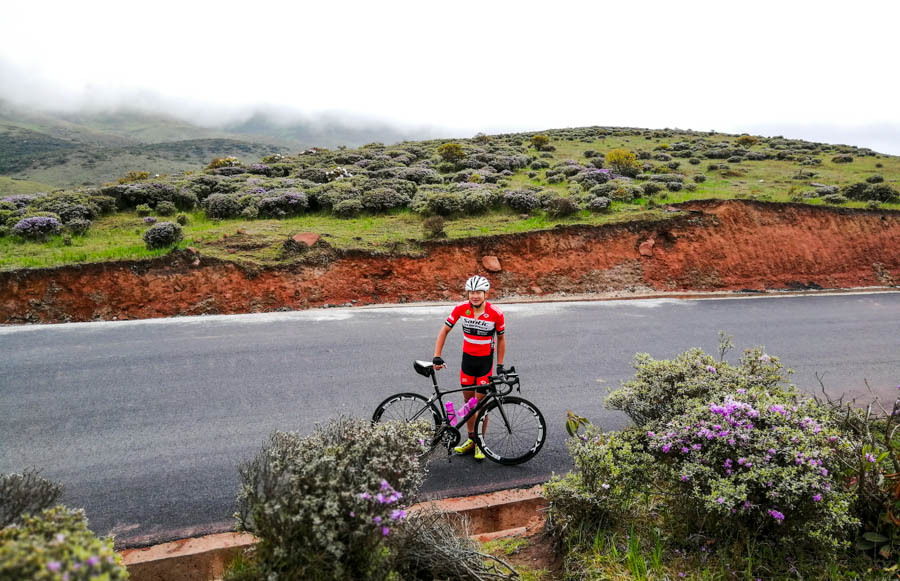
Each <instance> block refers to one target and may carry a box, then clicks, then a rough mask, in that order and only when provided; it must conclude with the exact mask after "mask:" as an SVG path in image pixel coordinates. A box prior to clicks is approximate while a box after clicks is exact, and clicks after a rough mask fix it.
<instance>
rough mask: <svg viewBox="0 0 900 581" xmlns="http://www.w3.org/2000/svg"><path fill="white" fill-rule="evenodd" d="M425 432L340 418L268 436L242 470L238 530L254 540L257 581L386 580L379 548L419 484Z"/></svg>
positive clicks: (417, 427)
mask: <svg viewBox="0 0 900 581" xmlns="http://www.w3.org/2000/svg"><path fill="white" fill-rule="evenodd" d="M428 433H429V427H428V426H425V425H424V424H421V423H388V424H375V425H373V424H372V423H371V422H370V421H367V420H362V419H348V418H339V419H336V420H332V421H330V422H329V423H328V424H327V425H325V426H317V427H316V429H315V430H314V431H313V433H312V434H310V435H309V436H306V437H301V436H300V435H299V434H296V433H286V432H275V433H274V434H272V435H271V436H270V437H269V439H268V441H267V442H266V443H265V444H264V445H263V447H262V449H261V450H260V452H259V453H258V454H257V455H256V457H255V458H253V459H252V460H250V461H248V462H245V463H243V464H242V465H241V466H240V468H239V472H240V477H241V489H240V494H239V496H238V503H239V512H238V513H237V514H236V515H235V516H236V517H237V525H238V529H239V530H241V531H246V532H250V533H252V534H254V535H255V536H256V537H257V538H258V539H259V541H258V542H257V544H256V546H255V549H254V554H255V559H256V561H255V565H256V567H257V568H258V572H259V573H260V575H259V577H260V578H262V579H265V578H272V579H376V580H377V579H384V578H386V577H388V575H389V574H390V573H391V571H390V569H391V567H390V562H389V554H388V552H387V551H385V550H384V549H385V541H386V539H387V538H388V537H389V536H390V535H391V534H395V533H396V527H397V526H398V523H399V522H400V521H402V520H403V519H404V518H405V517H406V511H405V509H404V506H405V504H406V502H407V500H406V499H409V498H410V497H411V496H412V495H413V494H414V493H415V492H416V491H417V490H418V488H419V486H420V485H421V483H422V481H423V479H424V469H423V468H422V467H421V466H420V464H419V462H418V459H417V454H418V453H420V452H421V451H422V445H421V444H420V442H421V438H424V437H426V435H427V434H428Z"/></svg>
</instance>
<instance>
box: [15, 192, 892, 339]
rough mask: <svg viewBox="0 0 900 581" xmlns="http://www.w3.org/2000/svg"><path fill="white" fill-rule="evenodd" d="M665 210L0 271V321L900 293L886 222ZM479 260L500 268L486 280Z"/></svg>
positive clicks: (721, 206) (775, 208)
mask: <svg viewBox="0 0 900 581" xmlns="http://www.w3.org/2000/svg"><path fill="white" fill-rule="evenodd" d="M678 209H679V210H680V211H679V212H678V214H677V216H676V217H675V218H674V219H672V220H666V221H660V222H639V223H629V224H622V225H611V226H604V227H582V226H574V227H568V228H557V229H555V230H552V231H544V232H537V233H529V234H513V235H508V236H493V237H484V238H477V239H469V240H463V241H448V242H437V243H432V244H428V245H427V247H426V250H425V253H424V254H423V255H422V256H384V255H377V254H368V253H363V252H335V251H333V250H331V249H328V248H315V247H314V248H312V249H310V250H308V251H307V253H306V256H305V259H304V260H305V264H299V265H295V266H293V267H291V268H280V269H262V270H246V269H243V268H241V267H238V266H236V265H234V264H229V263H223V262H219V261H211V260H208V259H204V257H203V256H200V257H199V261H197V260H196V257H195V256H193V255H191V254H190V253H188V252H179V253H175V254H172V255H170V256H167V257H164V258H161V259H156V260H153V261H147V262H137V263H136V262H128V263H107V264H92V265H83V266H68V267H61V268H54V269H41V270H27V271H16V272H6V273H0V323H24V322H44V323H49V322H61V321H90V320H100V319H112V318H114V317H115V318H118V319H123V318H150V317H166V316H173V315H198V314H204V313H207V314H213V313H218V314H226V313H248V312H262V311H272V310H276V309H279V308H288V309H303V308H309V307H318V306H323V305H326V304H330V305H336V304H345V303H350V302H353V304H357V305H361V304H372V303H389V302H391V303H396V302H408V301H423V300H456V299H458V298H459V296H460V293H459V290H458V289H459V287H460V285H461V282H462V281H463V280H464V279H465V278H467V277H469V276H470V275H472V274H473V273H476V272H481V273H484V274H487V275H488V276H489V277H490V279H491V280H492V282H493V284H494V288H495V289H496V290H497V292H498V295H499V296H500V297H503V296H505V295H506V296H508V295H541V294H550V293H558V292H566V293H590V292H610V291H621V290H656V291H672V292H677V291H688V290H743V289H755V290H767V289H788V288H803V287H813V288H814V287H823V288H847V287H862V286H885V285H897V284H900V213H897V212H886V211H865V210H848V209H835V208H820V207H812V206H806V205H794V204H787V205H786V204H767V203H760V202H747V201H728V202H724V201H704V202H692V203H689V204H684V205H681V206H678ZM489 256H494V257H497V259H498V261H499V266H500V268H501V270H499V271H497V272H486V268H485V264H486V263H487V264H490V261H489V260H488V261H485V260H484V259H485V257H489Z"/></svg>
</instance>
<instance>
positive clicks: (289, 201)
mask: <svg viewBox="0 0 900 581" xmlns="http://www.w3.org/2000/svg"><path fill="white" fill-rule="evenodd" d="M241 206H242V208H243V209H242V210H241V215H242V216H243V215H244V212H248V213H252V210H251V208H253V209H256V210H257V213H258V214H259V215H260V216H268V217H271V218H285V217H288V216H297V215H300V214H302V213H303V212H305V211H306V208H307V207H309V200H308V199H307V197H306V194H304V193H303V192H294V191H288V192H283V193H281V194H278V195H274V196H266V197H264V198H263V199H261V200H259V201H258V203H256V204H252V203H242V204H241Z"/></svg>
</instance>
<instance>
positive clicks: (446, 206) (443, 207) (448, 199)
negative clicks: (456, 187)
mask: <svg viewBox="0 0 900 581" xmlns="http://www.w3.org/2000/svg"><path fill="white" fill-rule="evenodd" d="M464 207H465V198H464V197H463V196H462V195H460V194H457V193H451V192H435V193H430V194H427V195H426V196H425V213H427V214H432V215H437V216H444V217H449V216H454V215H457V214H460V213H462V211H463V208H464Z"/></svg>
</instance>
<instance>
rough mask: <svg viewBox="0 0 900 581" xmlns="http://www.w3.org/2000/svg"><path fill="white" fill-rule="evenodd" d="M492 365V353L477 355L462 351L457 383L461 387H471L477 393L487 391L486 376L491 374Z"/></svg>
mask: <svg viewBox="0 0 900 581" xmlns="http://www.w3.org/2000/svg"><path fill="white" fill-rule="evenodd" d="M493 365H494V355H493V354H491V355H485V356H483V357H478V356H476V355H469V354H468V353H463V356H462V365H461V366H460V369H459V384H460V385H461V386H462V387H472V388H473V389H474V390H475V392H477V393H487V385H488V377H490V375H491V368H492V367H493Z"/></svg>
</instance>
